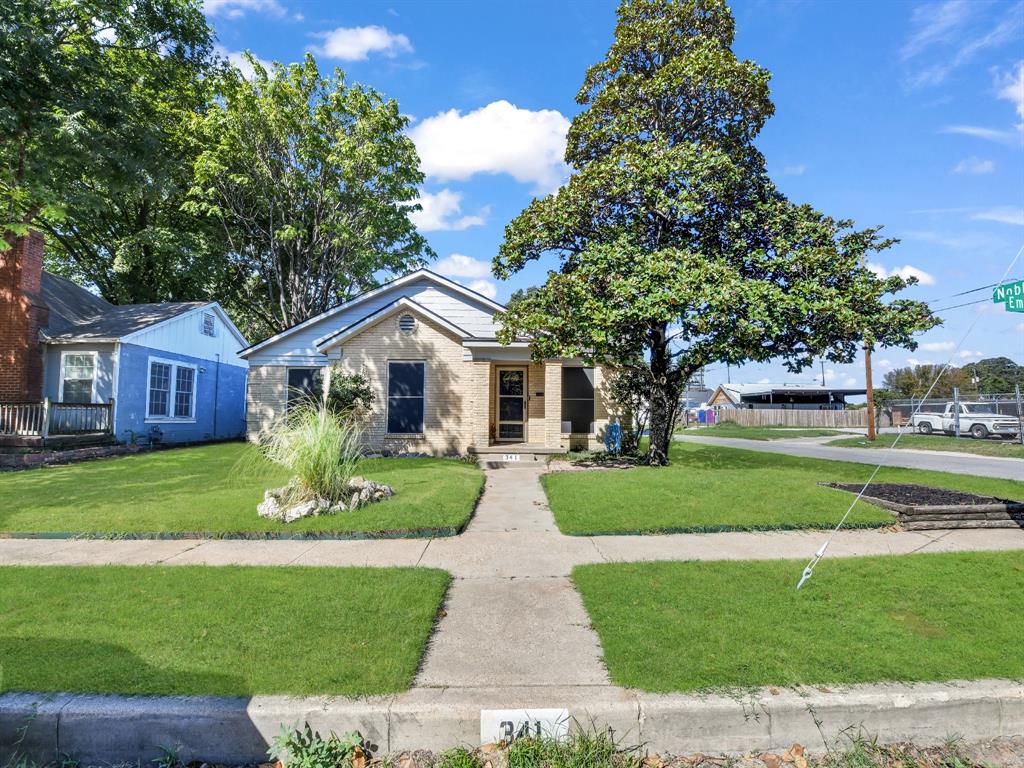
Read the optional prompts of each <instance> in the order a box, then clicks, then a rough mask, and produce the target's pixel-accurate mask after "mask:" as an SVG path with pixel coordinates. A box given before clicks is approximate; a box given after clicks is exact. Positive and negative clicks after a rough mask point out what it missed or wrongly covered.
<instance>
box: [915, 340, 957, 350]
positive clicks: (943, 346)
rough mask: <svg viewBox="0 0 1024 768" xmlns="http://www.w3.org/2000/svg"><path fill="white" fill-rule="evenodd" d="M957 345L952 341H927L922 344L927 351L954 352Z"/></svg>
mask: <svg viewBox="0 0 1024 768" xmlns="http://www.w3.org/2000/svg"><path fill="white" fill-rule="evenodd" d="M955 347H956V344H954V343H953V342H952V341H926V342H925V343H924V344H922V345H921V349H923V350H924V351H925V352H952V351H953V349H954V348H955Z"/></svg>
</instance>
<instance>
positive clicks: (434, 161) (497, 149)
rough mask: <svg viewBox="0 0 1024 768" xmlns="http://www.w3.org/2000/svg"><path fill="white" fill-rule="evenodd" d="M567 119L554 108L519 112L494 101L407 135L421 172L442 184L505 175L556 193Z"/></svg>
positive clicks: (435, 119) (430, 121) (563, 172)
mask: <svg viewBox="0 0 1024 768" xmlns="http://www.w3.org/2000/svg"><path fill="white" fill-rule="evenodd" d="M568 130H569V120H568V118H566V117H565V116H564V115H563V114H562V113H561V112H558V111H557V110H553V109H541V110H536V111H534V110H530V109H520V108H519V107H517V106H515V105H514V104H511V103H509V102H508V101H504V100H501V101H494V102H491V103H490V104H488V105H487V106H486V107H481V108H480V109H476V110H473V111H472V112H466V113H465V114H463V113H462V112H460V111H459V110H457V109H450V110H448V111H447V112H440V113H438V114H436V115H434V116H432V117H428V118H426V119H424V120H423V121H421V122H420V123H419V124H418V125H415V126H413V128H412V129H411V130H410V131H409V135H410V136H412V139H413V141H414V142H416V149H417V151H418V152H419V155H420V162H421V167H422V169H423V172H424V173H426V174H427V176H429V177H431V178H433V179H438V180H440V181H451V180H457V181H465V180H466V179H469V178H471V177H473V176H475V175H476V174H478V173H489V174H498V173H507V174H508V175H510V176H511V177H512V178H514V179H515V180H516V181H519V182H523V183H530V184H533V185H534V187H535V188H536V190H537V191H538V192H550V191H552V190H554V189H557V188H558V187H559V186H560V185H561V184H562V182H564V181H565V178H566V177H567V175H568V168H567V167H566V165H565V162H564V161H563V157H564V155H565V136H566V133H567V132H568Z"/></svg>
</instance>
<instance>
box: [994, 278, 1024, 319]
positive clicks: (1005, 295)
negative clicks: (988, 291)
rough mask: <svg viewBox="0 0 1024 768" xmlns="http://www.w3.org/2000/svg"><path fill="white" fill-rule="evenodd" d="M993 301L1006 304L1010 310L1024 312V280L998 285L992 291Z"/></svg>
mask: <svg viewBox="0 0 1024 768" xmlns="http://www.w3.org/2000/svg"><path fill="white" fill-rule="evenodd" d="M992 303H994V304H1005V305H1006V309H1007V311H1009V312H1024V280H1015V281H1014V282H1012V283H1003V284H1002V285H997V286H996V287H995V290H994V291H992Z"/></svg>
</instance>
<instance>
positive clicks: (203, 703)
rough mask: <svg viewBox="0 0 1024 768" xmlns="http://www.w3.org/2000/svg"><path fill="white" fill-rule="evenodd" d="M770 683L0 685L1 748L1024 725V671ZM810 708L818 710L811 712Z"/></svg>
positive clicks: (104, 758)
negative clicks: (386, 692) (337, 689)
mask: <svg viewBox="0 0 1024 768" xmlns="http://www.w3.org/2000/svg"><path fill="white" fill-rule="evenodd" d="M772 690H777V689H761V690H757V691H751V692H744V693H737V694H736V695H735V696H728V695H722V694H708V695H694V694H678V695H676V694H648V693H640V692H636V691H630V690H626V689H623V688H616V687H613V686H574V687H524V688H510V689H503V690H496V689H483V688H416V689H413V690H411V691H408V692H406V693H403V694H399V695H397V696H383V697H372V698H366V699H342V698H289V697H283V696H256V697H253V698H251V699H246V698H218V697H148V696H137V697H136V696H111V695H107V696H100V695H75V694H32V693H8V694H4V695H0V760H2V761H6V759H7V758H8V757H9V756H10V755H11V754H12V753H14V752H17V753H18V754H19V755H24V756H28V757H30V758H32V759H35V760H37V761H39V762H49V761H52V760H54V759H56V757H57V756H58V755H60V754H70V755H72V756H73V757H75V758H76V759H78V760H80V761H81V762H82V763H84V764H87V765H88V764H96V763H118V762H128V761H131V762H136V761H142V762H143V763H145V762H148V761H150V760H152V759H153V758H154V757H156V756H158V754H159V748H160V747H175V748H179V752H180V755H181V757H182V758H183V760H184V761H185V762H188V761H189V760H193V759H202V760H207V761H210V762H224V763H242V762H259V761H262V760H264V759H265V757H266V750H267V746H268V744H269V743H270V741H271V740H272V739H273V738H274V737H275V736H276V735H277V734H278V733H279V732H280V730H281V727H282V725H289V726H290V725H292V724H295V723H300V724H301V723H302V722H304V721H308V722H309V723H310V724H311V725H312V726H313V727H314V728H316V729H318V730H320V731H321V732H322V733H326V732H328V731H331V730H334V731H337V732H338V733H345V732H347V731H353V730H358V731H360V732H361V733H362V734H363V736H364V737H365V738H366V739H368V740H369V741H370V742H372V743H373V744H374V745H375V748H376V751H379V752H382V753H387V752H396V751H401V750H406V749H432V750H441V749H446V748H449V747H452V746H456V745H459V744H466V745H475V744H476V743H478V741H479V736H480V710H481V709H498V708H516V707H523V708H542V707H559V708H561V707H566V708H567V709H568V710H569V713H570V716H571V717H572V718H573V719H574V720H575V721H576V722H577V723H579V724H580V726H581V727H584V728H591V727H599V728H605V727H610V728H612V729H613V730H614V731H615V733H616V735H617V736H618V737H619V738H620V739H621V740H622V741H623V742H624V743H626V744H644V745H645V746H646V748H647V749H648V750H649V751H650V752H652V753H661V754H681V753H689V752H728V753H743V752H751V751H758V750H778V749H780V748H784V747H788V746H789V745H791V744H792V743H793V742H800V743H802V744H804V745H805V746H808V747H809V748H811V749H819V750H820V749H821V748H822V746H823V745H822V735H821V733H819V731H818V727H817V726H816V725H815V718H817V720H818V721H820V723H821V729H822V732H823V733H824V735H825V737H826V738H828V739H830V740H835V739H837V738H838V737H839V736H840V735H841V732H842V731H844V730H845V729H849V728H851V727H852V728H854V729H858V728H862V729H863V730H864V732H865V733H867V734H870V735H871V736H873V737H877V738H878V739H879V741H881V742H894V741H908V740H913V741H914V742H916V743H918V744H921V745H927V744H936V743H941V742H943V741H944V740H946V739H947V738H948V737H950V736H953V735H957V736H960V737H963V738H964V739H967V740H969V741H982V740H988V739H994V738H997V737H1007V736H1019V735H1021V734H1024V683H1020V682H1014V681H1006V680H981V681H970V682H953V683H918V684H912V685H901V684H879V685H859V686H849V687H844V688H836V689H833V690H829V689H825V688H798V689H782V690H778V692H777V693H772ZM812 713H813V715H812Z"/></svg>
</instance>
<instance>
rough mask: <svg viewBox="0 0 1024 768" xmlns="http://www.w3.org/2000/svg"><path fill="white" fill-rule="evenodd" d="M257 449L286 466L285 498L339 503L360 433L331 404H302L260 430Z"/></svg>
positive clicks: (358, 457)
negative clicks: (324, 406) (287, 489)
mask: <svg viewBox="0 0 1024 768" xmlns="http://www.w3.org/2000/svg"><path fill="white" fill-rule="evenodd" d="M260 449H261V451H262V453H263V455H264V456H265V457H266V458H267V459H269V460H270V461H273V462H275V463H277V464H280V465H281V466H283V467H285V468H287V469H288V470H290V471H291V473H292V479H291V480H290V481H289V485H288V488H289V495H290V496H291V498H290V499H289V501H291V502H294V503H298V502H302V501H307V500H310V499H327V500H328V501H330V502H338V501H341V500H342V497H343V496H344V495H345V493H346V491H347V490H348V483H349V480H351V479H352V476H353V475H354V474H355V473H356V469H357V468H358V466H359V463H360V462H361V461H362V433H361V430H360V429H359V426H358V425H356V424H355V423H354V422H353V421H351V420H350V419H346V418H343V417H341V416H339V415H338V414H336V413H334V412H333V411H331V410H330V409H327V408H323V407H313V406H305V405H304V406H301V407H299V408H297V409H295V410H293V411H292V412H291V413H289V414H288V416H287V417H286V418H284V419H282V420H281V421H279V422H278V423H276V424H275V425H274V426H273V427H271V428H270V429H269V430H268V431H267V432H265V433H264V434H263V435H261V437H260Z"/></svg>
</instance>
